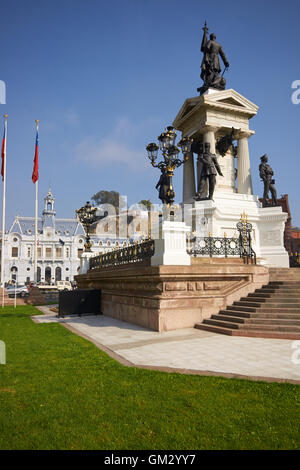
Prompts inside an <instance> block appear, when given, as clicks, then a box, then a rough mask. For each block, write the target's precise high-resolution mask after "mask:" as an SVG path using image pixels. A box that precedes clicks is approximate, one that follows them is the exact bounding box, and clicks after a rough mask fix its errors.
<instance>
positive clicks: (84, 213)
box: [76, 201, 97, 252]
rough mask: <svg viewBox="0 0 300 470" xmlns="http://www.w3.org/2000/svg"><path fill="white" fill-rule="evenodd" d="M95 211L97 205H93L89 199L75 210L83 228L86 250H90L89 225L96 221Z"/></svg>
mask: <svg viewBox="0 0 300 470" xmlns="http://www.w3.org/2000/svg"><path fill="white" fill-rule="evenodd" d="M96 211H97V207H93V206H92V205H91V203H90V202H89V201H87V203H86V204H85V206H83V207H81V208H80V209H77V210H76V214H77V217H78V219H79V221H80V222H81V223H82V225H83V227H84V229H85V244H84V248H85V251H86V252H91V251H92V250H91V246H92V244H91V238H90V230H91V225H92V224H93V223H94V222H95V221H96Z"/></svg>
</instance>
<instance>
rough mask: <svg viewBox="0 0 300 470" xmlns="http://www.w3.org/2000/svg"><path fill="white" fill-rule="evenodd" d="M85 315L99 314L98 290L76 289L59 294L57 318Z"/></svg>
mask: <svg viewBox="0 0 300 470" xmlns="http://www.w3.org/2000/svg"><path fill="white" fill-rule="evenodd" d="M86 314H90V315H97V314H101V290H100V289H76V290H73V291H61V292H60V293H59V304H58V316H59V317H64V316H68V315H86Z"/></svg>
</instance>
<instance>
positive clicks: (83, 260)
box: [80, 251, 95, 274]
mask: <svg viewBox="0 0 300 470" xmlns="http://www.w3.org/2000/svg"><path fill="white" fill-rule="evenodd" d="M93 256H95V253H92V252H89V251H84V252H83V253H82V255H81V257H80V274H85V273H87V272H88V270H89V269H90V258H92V257H93Z"/></svg>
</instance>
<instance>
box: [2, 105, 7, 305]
mask: <svg viewBox="0 0 300 470" xmlns="http://www.w3.org/2000/svg"><path fill="white" fill-rule="evenodd" d="M4 136H5V139H4V159H3V160H4V161H3V198H2V248H1V286H2V308H3V307H4V247H5V245H4V237H5V209H6V208H5V204H6V201H5V194H6V141H7V114H4Z"/></svg>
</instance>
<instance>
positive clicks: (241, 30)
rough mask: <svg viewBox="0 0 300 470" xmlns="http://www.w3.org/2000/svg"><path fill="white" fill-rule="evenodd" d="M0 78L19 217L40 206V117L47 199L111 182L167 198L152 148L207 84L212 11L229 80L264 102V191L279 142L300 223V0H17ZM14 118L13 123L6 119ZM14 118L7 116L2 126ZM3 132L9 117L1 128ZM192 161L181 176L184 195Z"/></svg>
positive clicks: (280, 174) (67, 203)
mask: <svg viewBox="0 0 300 470" xmlns="http://www.w3.org/2000/svg"><path fill="white" fill-rule="evenodd" d="M1 3H2V5H1V20H2V21H1V49H0V51H1V52H0V57H1V61H0V80H4V81H5V83H6V86H7V98H6V101H7V104H6V105H3V104H2V105H0V112H1V111H2V113H1V115H2V114H4V113H7V114H8V116H9V117H8V142H7V228H8V226H9V223H10V222H11V221H12V219H13V217H14V216H15V214H16V213H18V214H19V215H28V216H30V215H33V214H34V194H35V193H34V185H33V183H32V182H31V173H32V167H33V157H34V142H35V123H34V121H35V119H40V121H41V122H40V168H39V170H40V179H39V207H40V211H41V210H42V205H43V197H44V196H45V194H46V192H47V190H48V187H49V185H51V188H52V190H53V193H54V196H55V198H56V211H57V216H58V217H74V214H75V209H76V208H78V207H80V206H81V205H83V204H84V203H85V201H87V200H89V199H90V198H91V196H92V195H93V194H94V193H95V192H97V191H99V190H100V189H107V190H116V191H119V192H120V193H121V194H123V195H127V196H128V201H129V203H130V204H132V203H134V202H137V201H139V200H141V199H151V200H152V202H154V203H157V202H159V200H158V198H157V191H156V190H155V189H154V187H155V184H156V182H157V180H158V178H159V172H158V170H156V169H154V168H152V167H151V166H150V164H149V163H148V161H147V157H146V151H145V146H146V145H147V144H148V143H149V142H152V141H154V140H156V139H157V136H158V135H159V134H160V133H161V132H162V131H163V129H164V128H165V127H166V126H167V125H170V124H171V123H172V121H173V119H174V118H175V116H176V114H177V113H178V111H179V109H180V107H181V106H182V104H183V102H184V100H185V99H186V98H189V97H193V96H197V95H198V93H197V87H199V86H200V85H201V83H202V82H201V79H200V77H199V75H200V64H201V60H202V54H201V53H200V45H201V39H202V27H203V23H204V20H205V19H206V20H207V23H208V26H209V27H210V32H215V33H216V34H217V39H218V40H219V41H220V42H221V43H222V45H223V48H224V51H225V53H226V55H227V57H228V60H229V62H230V69H229V71H228V73H227V76H226V78H227V87H228V88H234V89H235V90H236V91H238V92H239V93H241V94H242V95H244V96H245V97H246V98H248V99H250V100H251V101H253V102H254V103H255V104H257V105H258V106H259V108H260V109H259V113H258V115H257V116H256V117H255V118H253V119H252V121H251V128H252V129H253V130H255V132H256V134H255V136H253V137H252V138H251V139H250V157H251V165H252V177H253V183H254V192H255V194H260V195H261V194H262V191H263V187H262V183H261V181H260V179H259V175H258V165H259V163H260V156H261V155H263V154H264V153H268V155H269V162H270V164H271V166H272V167H273V169H274V172H275V178H276V187H277V191H278V194H279V196H280V195H281V194H285V193H288V194H289V199H290V206H291V211H292V217H293V224H294V225H300V211H299V169H300V164H299V117H300V104H299V105H294V104H292V101H291V95H292V89H291V84H292V82H293V81H294V80H300V70H299V66H300V60H299V59H300V57H299V56H300V54H299V13H300V3H299V1H298V0H297V1H292V0H286V1H285V2H282V1H278V0H275V1H274V0H266V1H261V0H254V1H252V2H250V3H249V2H248V1H243V0H242V1H236V0H227V1H226V2H224V1H223V0H222V1H221V0H214V2H210V3H209V2H204V1H200V0H185V1H183V0H180V1H179V0H160V1H157V0H110V1H109V2H108V1H107V0H105V1H104V0H59V1H57V0H43V1H41V0H39V1H36V0H26V2H24V1H23V0H10V2H1ZM1 124H2V123H1ZM1 127H2V126H1ZM1 133H2V129H1ZM181 180H182V168H180V169H179V170H177V173H176V176H175V178H174V186H175V191H176V194H177V200H178V202H179V201H180V200H181V193H182V185H181Z"/></svg>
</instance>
